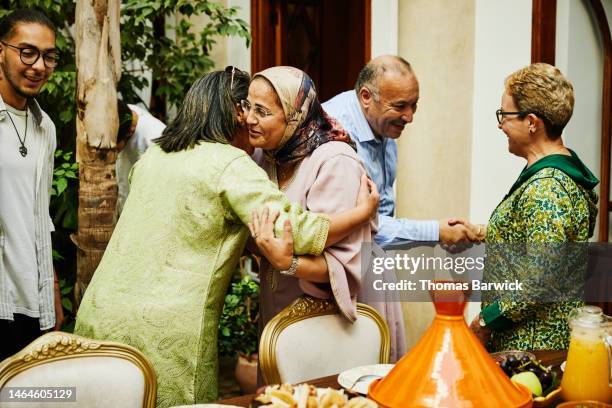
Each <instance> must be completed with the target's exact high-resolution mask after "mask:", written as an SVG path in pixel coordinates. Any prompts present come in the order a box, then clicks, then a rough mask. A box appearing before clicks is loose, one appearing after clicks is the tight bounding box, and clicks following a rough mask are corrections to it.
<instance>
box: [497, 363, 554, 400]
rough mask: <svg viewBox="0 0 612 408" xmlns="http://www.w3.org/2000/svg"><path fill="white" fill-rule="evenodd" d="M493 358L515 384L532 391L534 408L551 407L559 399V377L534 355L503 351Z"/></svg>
mask: <svg viewBox="0 0 612 408" xmlns="http://www.w3.org/2000/svg"><path fill="white" fill-rule="evenodd" d="M491 357H492V358H493V359H494V360H495V361H496V362H497V364H498V365H499V368H501V369H502V371H503V372H504V373H505V374H506V375H507V376H508V377H509V378H510V379H511V380H512V381H513V382H516V383H520V384H521V385H524V386H526V387H527V388H529V389H530V390H531V391H532V393H533V406H534V407H536V408H544V407H548V406H551V405H553V404H554V403H555V402H556V401H557V399H558V398H559V396H560V393H561V387H559V383H560V378H559V376H558V375H557V373H556V372H555V371H553V370H552V367H550V366H549V367H545V366H544V365H543V364H542V362H541V361H539V360H538V359H536V358H535V356H534V355H533V354H531V353H529V352H526V351H503V352H500V353H493V354H491Z"/></svg>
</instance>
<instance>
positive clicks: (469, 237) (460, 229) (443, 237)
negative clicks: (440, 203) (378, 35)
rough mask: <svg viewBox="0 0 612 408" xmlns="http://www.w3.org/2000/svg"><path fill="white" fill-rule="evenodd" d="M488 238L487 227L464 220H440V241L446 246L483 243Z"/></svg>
mask: <svg viewBox="0 0 612 408" xmlns="http://www.w3.org/2000/svg"><path fill="white" fill-rule="evenodd" d="M486 236H487V226H486V225H484V224H470V223H469V222H468V221H466V220H464V219H462V218H447V219H443V220H440V241H441V242H442V243H443V244H446V245H454V244H462V243H473V242H482V241H484V239H485V237H486Z"/></svg>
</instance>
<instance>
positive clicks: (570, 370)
mask: <svg viewBox="0 0 612 408" xmlns="http://www.w3.org/2000/svg"><path fill="white" fill-rule="evenodd" d="M609 377H610V363H609V361H608V350H607V348H606V344H605V342H604V340H603V339H602V338H601V335H600V333H598V332H597V331H595V330H589V329H585V328H574V330H573V331H572V337H571V340H570V346H569V351H568V353H567V363H566V366H565V372H564V373H563V379H562V380H561V397H562V398H563V399H564V400H565V401H571V400H596V401H600V402H612V388H610V385H609V383H608V381H609Z"/></svg>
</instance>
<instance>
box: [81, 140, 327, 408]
mask: <svg viewBox="0 0 612 408" xmlns="http://www.w3.org/2000/svg"><path fill="white" fill-rule="evenodd" d="M264 206H268V207H269V208H271V209H279V210H281V217H279V220H278V221H277V224H276V225H277V227H279V230H282V225H283V221H284V220H285V219H286V218H287V217H288V218H289V219H290V220H291V222H292V226H293V232H294V250H295V253H297V254H315V255H318V254H321V252H322V251H323V249H324V245H325V241H326V239H327V232H328V228H329V220H328V218H327V217H325V216H321V215H316V214H313V213H309V212H304V211H303V210H302V209H301V207H300V206H299V205H297V204H291V203H289V202H288V201H287V199H286V198H285V196H284V194H283V193H281V192H280V191H279V190H278V188H277V187H276V186H274V184H273V183H272V182H271V181H270V180H269V179H268V176H267V175H266V173H265V172H264V171H263V170H262V169H261V168H259V167H258V166H257V164H255V162H253V161H252V160H251V158H250V157H248V156H247V155H246V154H245V153H244V152H243V151H242V150H239V149H237V148H234V147H232V146H229V145H223V144H220V143H201V144H199V145H196V146H195V148H193V149H189V150H186V151H181V152H175V153H165V152H163V151H162V150H161V149H160V148H159V147H158V146H157V145H153V146H151V147H150V148H149V149H148V151H147V152H146V153H145V154H144V155H143V157H142V158H141V159H140V160H139V161H138V162H137V163H136V165H135V167H134V169H133V171H132V175H131V189H130V195H129V197H128V199H127V202H126V204H125V207H124V209H123V213H122V214H121V218H120V219H119V221H118V223H117V226H116V228H115V231H114V233H113V236H112V238H111V240H110V242H109V245H108V247H107V249H106V252H105V253H104V256H103V258H102V261H101V262H100V265H99V266H98V269H97V270H96V273H95V275H94V277H93V279H92V281H91V284H90V285H89V287H88V289H87V291H86V293H85V296H84V298H83V301H82V303H81V306H80V309H79V312H78V315H77V323H76V328H75V333H77V334H79V335H82V336H85V337H90V338H94V339H108V340H113V341H118V342H121V343H126V344H129V345H132V346H134V347H136V348H138V349H139V350H141V351H142V352H143V353H144V354H145V355H146V356H147V357H148V358H149V360H150V361H151V362H152V364H153V366H154V368H155V371H156V373H157V383H158V398H157V406H158V407H168V406H172V405H181V404H193V403H202V402H210V401H213V400H215V399H216V398H217V370H218V361H217V327H218V323H219V316H220V314H221V311H222V307H223V299H224V297H225V293H226V291H227V287H228V284H229V282H230V278H231V275H232V272H233V270H234V268H235V267H236V264H237V263H238V260H239V257H240V255H241V254H242V250H243V248H244V245H245V243H246V240H247V238H248V229H247V227H246V223H247V222H248V221H249V220H250V217H251V209H253V208H256V209H260V208H262V207H264Z"/></svg>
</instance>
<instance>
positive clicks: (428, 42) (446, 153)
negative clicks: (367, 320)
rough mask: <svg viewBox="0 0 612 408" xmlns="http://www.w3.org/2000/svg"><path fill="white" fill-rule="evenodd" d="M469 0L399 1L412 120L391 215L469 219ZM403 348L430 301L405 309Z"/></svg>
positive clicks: (401, 147)
mask: <svg viewBox="0 0 612 408" xmlns="http://www.w3.org/2000/svg"><path fill="white" fill-rule="evenodd" d="M474 13H475V5H474V0H462V1H448V0H400V1H399V24H398V25H399V36H398V37H399V38H398V40H399V47H398V49H399V55H400V56H402V57H404V58H405V59H406V60H408V61H409V62H410V63H411V64H412V65H413V68H414V70H415V72H416V74H417V77H418V78H419V84H420V99H419V106H418V111H417V113H416V115H415V117H414V118H415V119H414V122H413V123H412V124H410V125H408V126H407V127H406V129H405V130H404V134H403V135H402V137H401V138H400V139H399V144H398V167H397V183H396V191H397V216H399V217H407V218H414V219H440V218H445V217H451V216H460V217H467V216H468V214H469V205H470V202H469V199H470V159H471V139H472V94H473V75H474V74H473V72H474ZM403 310H404V317H405V319H404V320H405V324H406V337H407V343H408V347H409V348H410V347H412V346H414V344H415V343H416V342H417V341H418V339H419V338H420V337H421V335H422V333H423V332H424V331H425V329H426V328H427V327H429V325H430V324H431V321H432V319H433V316H434V309H433V305H432V304H431V303H404V304H403Z"/></svg>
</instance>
